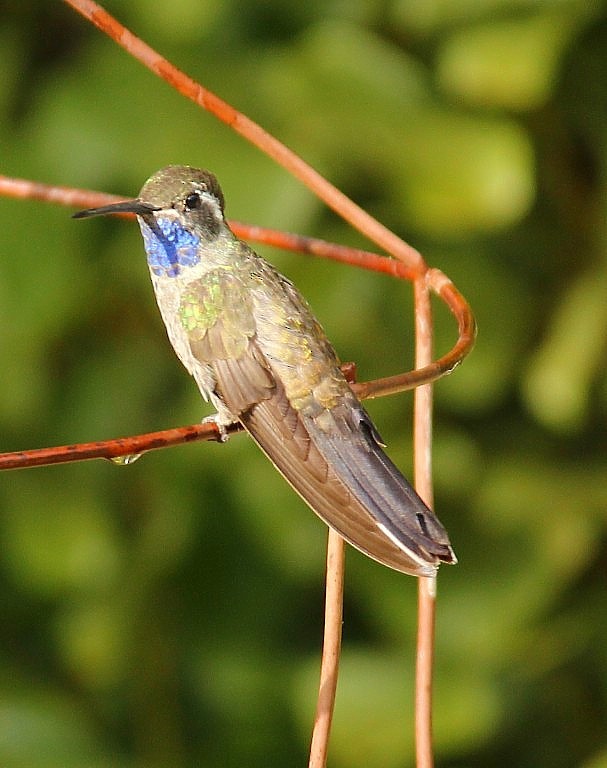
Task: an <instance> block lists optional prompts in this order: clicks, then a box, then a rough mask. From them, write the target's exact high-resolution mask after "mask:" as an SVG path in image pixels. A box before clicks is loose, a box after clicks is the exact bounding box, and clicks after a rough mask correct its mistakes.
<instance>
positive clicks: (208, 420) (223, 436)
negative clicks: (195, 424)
mask: <svg viewBox="0 0 607 768" xmlns="http://www.w3.org/2000/svg"><path fill="white" fill-rule="evenodd" d="M201 423H202V424H214V425H215V426H216V427H217V431H218V432H219V435H218V437H217V440H218V442H220V443H227V442H228V440H229V439H230V433H229V432H228V427H229V426H230V424H234V423H235V422H234V420H233V419H231V420H230V421H226V420H225V419H224V418H222V415H221V414H220V413H212V414H211V415H210V416H205V417H204V419H203V420H202V422H201Z"/></svg>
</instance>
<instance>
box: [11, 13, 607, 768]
mask: <svg viewBox="0 0 607 768" xmlns="http://www.w3.org/2000/svg"><path fill="white" fill-rule="evenodd" d="M109 7H110V9H113V10H114V11H115V12H116V13H117V14H118V15H119V17H120V18H121V20H122V21H124V22H125V23H126V24H128V25H130V26H131V27H132V28H133V30H134V31H135V32H137V33H138V34H140V35H141V36H142V37H144V38H145V39H146V40H147V41H148V42H149V43H150V44H152V45H154V46H155V47H157V48H158V49H159V50H160V51H161V52H162V53H163V54H164V55H166V56H167V57H169V58H171V59H172V60H173V61H174V62H175V63H176V64H177V65H178V66H180V67H181V68H182V69H184V70H185V71H187V72H188V73H190V74H191V75H192V76H193V77H195V78H197V79H199V80H200V81H202V82H203V83H205V84H206V85H207V86H208V87H210V88H212V89H213V90H215V91H216V92H217V93H219V94H220V95H221V96H222V97H223V98H225V99H227V100H228V101H231V102H232V103H233V104H234V105H235V106H236V107H238V108H239V109H241V110H243V111H245V112H247V113H248V114H249V115H250V116H251V117H253V118H254V119H256V120H257V121H259V122H260V123H261V124H262V125H263V126H264V127H266V128H267V129H269V130H271V131H272V132H274V133H275V134H276V135H277V136H278V137H279V138H281V139H282V140H284V141H285V142H286V143H287V144H288V145H290V146H291V147H292V148H293V149H295V150H296V151H297V152H299V153H300V154H301V155H302V156H303V157H305V158H306V159H307V160H308V161H310V162H311V163H312V164H313V165H314V166H315V167H316V168H317V169H319V170H320V171H322V172H323V173H325V174H326V175H327V176H328V177H329V178H330V179H331V181H333V182H335V183H336V184H337V185H338V186H340V187H341V188H342V189H343V190H344V191H345V192H347V193H348V194H350V195H351V196H352V197H354V198H355V199H356V200H357V202H359V203H361V204H362V205H363V206H364V207H366V208H367V209H368V210H369V211H370V212H371V213H373V214H375V215H376V216H377V217H379V219H380V220H381V221H383V222H384V223H386V224H387V225H389V226H390V227H392V228H394V229H395V231H396V232H398V233H399V234H400V235H402V236H403V237H405V238H406V239H407V240H408V241H410V242H411V243H412V244H413V245H415V246H416V247H417V248H419V249H420V250H422V251H423V253H424V254H425V256H426V258H427V260H428V261H429V262H430V263H431V264H432V265H434V266H437V267H439V268H441V269H442V270H443V271H444V272H446V273H447V274H448V275H449V276H450V277H451V278H452V279H453V280H454V281H455V282H456V284H457V285H458V287H459V288H460V289H461V290H462V291H463V293H464V294H465V295H466V297H467V298H468V299H469V300H470V302H471V304H472V306H473V308H474V309H475V311H476V314H477V318H478V323H479V329H480V335H479V339H478V342H477V345H476V348H475V350H474V352H473V354H472V356H471V357H470V358H469V360H467V361H466V362H465V364H464V365H463V366H462V367H461V368H459V369H458V370H457V371H456V372H455V373H454V374H453V375H452V376H451V377H449V378H448V379H447V380H445V381H442V382H440V383H439V384H438V385H437V387H436V415H435V484H436V506H437V510H438V513H439V515H440V517H441V519H442V520H443V522H444V523H445V525H446V526H447V528H448V529H449V531H450V533H451V537H452V541H453V543H454V545H455V548H456V551H457V553H458V555H459V558H460V564H459V565H458V566H457V567H454V568H446V567H445V568H443V569H442V570H441V573H440V578H439V613H438V626H437V673H436V703H435V734H436V751H437V758H438V764H439V765H440V766H444V767H445V768H466V767H470V768H473V767H477V766H478V767H479V768H480V767H481V766H482V767H483V768H487V767H490V766H496V767H497V766H523V767H525V766H529V767H530V768H531V767H532V766H533V767H534V768H535V767H536V766H550V767H551V768H552V767H553V766H554V767H555V768H557V767H559V766H563V768H570V767H571V766H581V767H583V768H604V767H605V766H607V736H606V734H607V642H606V639H605V638H606V635H607V589H606V583H605V582H606V578H605V574H606V572H607V536H606V524H605V522H606V514H605V510H606V507H607V471H606V470H607V467H606V462H605V449H606V447H607V441H606V437H605V416H606V411H607V380H606V376H605V349H606V333H605V328H606V320H607V301H606V299H607V270H606V266H607V264H606V248H605V246H606V242H607V231H606V227H605V212H606V171H607V95H606V90H605V88H606V86H605V83H606V82H607V14H606V13H605V7H604V4H603V3H599V2H588V1H587V0H580V1H579V2H576V1H575V0H560V1H559V0H543V1H542V0H535V1H533V0H400V1H399V0H394V1H393V2H390V1H388V0H385V2H379V1H378V0H374V1H373V0H367V1H366V2H365V0H349V1H346V0H308V2H306V3H300V2H295V1H294V0H293V2H286V1H285V0H282V1H281V0H266V2H243V1H242V0H241V1H240V2H236V0H206V1H205V2H198V1H197V0H171V2H170V3H169V2H161V0H131V1H130V2H129V3H121V2H118V0H114V2H112V3H111V4H110V6H109ZM0 71H1V72H2V77H1V78H0V156H1V168H0V172H2V173H5V174H7V175H14V176H20V177H24V178H30V179H36V180H40V181H44V182H47V183H54V184H62V185H68V186H82V187H88V188H92V189H100V190H103V191H107V192H115V193H118V194H123V195H126V196H130V195H134V194H136V193H137V191H138V190H139V188H140V186H141V184H142V183H143V181H144V180H145V179H146V178H147V177H148V176H149V175H151V173H153V172H154V171H155V170H156V169H158V168H160V167H162V166H163V165H166V164H168V163H189V164H191V165H199V166H203V167H208V168H210V169H212V170H213V171H215V172H216V173H217V175H218V176H219V178H220V180H221V182H222V185H223V187H224V192H225V194H226V198H227V201H228V205H227V207H228V214H229V215H230V216H232V217H234V218H237V219H239V220H242V221H248V222H252V223H256V224H260V225H266V226H274V227H276V228H281V229H286V230H291V231H295V232H301V233H305V234H312V235H318V236H321V237H324V238H326V239H329V240H334V241H337V242H343V243H349V244H354V245H365V242H364V241H363V240H362V239H361V238H360V237H359V236H358V235H357V234H356V233H353V232H352V231H350V230H349V229H348V228H347V227H346V226H345V225H343V224H342V223H341V222H340V221H338V220H337V219H336V217H335V216H334V215H333V214H332V213H330V212H327V210H326V209H325V208H323V206H322V205H320V204H319V203H318V202H317V201H316V200H315V199H314V198H313V197H312V196H311V195H310V194H309V193H308V192H307V191H306V190H305V189H304V188H302V187H301V186H300V185H299V184H298V183H297V182H295V181H293V180H291V179H289V178H288V177H287V175H286V173H285V172H283V171H282V170H280V169H278V168H276V167H275V166H274V165H273V164H272V163H271V162H270V161H269V160H267V159H266V158H264V157H262V156H261V155H260V154H259V153H258V151H257V150H255V149H253V148H251V147H249V146H248V145H246V144H245V143H244V142H243V141H242V140H241V139H240V138H239V137H237V136H235V135H233V134H231V133H230V131H229V130H228V129H227V128H225V127H224V126H222V125H220V124H218V123H216V122H215V121H214V119H213V118H211V117H210V116H208V115H206V114H204V113H202V112H199V111H198V110H197V109H196V108H195V107H194V106H193V105H192V104H190V103H189V102H186V101H184V100H183V99H181V98H180V97H179V96H178V95H176V94H175V93H173V92H171V90H170V89H169V88H168V87H167V86H166V85H165V84H164V83H162V82H160V81H158V80H156V79H155V78H154V77H153V76H152V75H151V74H150V73H149V72H147V70H144V69H142V68H141V67H140V66H139V65H138V64H137V63H135V62H134V61H132V60H130V59H129V57H128V56H127V55H126V54H125V53H123V52H121V51H120V50H119V49H118V48H117V47H116V46H115V45H114V44H113V43H111V42H110V41H108V40H107V39H104V37H103V36H102V35H101V33H99V32H97V31H96V30H94V29H92V28H90V27H89V26H88V25H87V24H86V23H85V22H84V21H83V20H81V19H80V18H79V17H77V16H76V15H75V14H74V13H73V12H72V11H71V10H70V9H69V8H68V7H66V6H64V5H63V4H61V3H59V2H46V1H45V2H41V1H40V0H36V1H34V0H29V1H28V0H19V2H17V0H13V2H11V1H10V0H9V2H8V6H7V5H6V3H4V5H3V10H2V13H1V14H0ZM69 213H70V211H69V210H66V209H64V208H60V207H55V206H51V205H46V204H42V203H36V202H30V201H16V200H9V199H6V198H4V199H1V200H0V232H1V237H0V323H1V333H0V371H1V373H0V449H2V450H16V449H19V448H25V447H38V446H43V445H53V444H63V443H71V442H77V441H83V440H86V441H88V440H95V439H101V438H104V437H113V436H118V435H125V434H129V433H136V432H142V431H146V430H152V429H160V428H163V427H170V426H176V425H180V424H187V423H191V422H193V421H197V420H199V419H200V418H202V416H203V415H205V414H206V413H207V412H208V411H207V410H205V408H204V406H203V404H202V402H201V400H200V397H199V395H198V392H197V390H196V387H195V385H194V383H193V382H192V381H191V380H190V379H189V377H188V376H187V375H186V374H185V372H184V371H183V370H182V368H181V366H180V365H179V363H178V362H177V361H176V359H175V358H174V356H173V354H172V351H171V349H170V346H169V344H168V342H167V340H166V336H165V332H164V329H163V327H162V323H161V320H160V318H159V315H158V313H157V310H156V307H155V304H154V298H153V293H152V289H151V286H150V284H149V279H148V276H147V268H146V264H145V260H144V256H143V249H142V245H141V242H140V237H139V233H138V231H137V228H136V226H135V225H134V224H133V223H128V222H120V221H108V220H103V221H100V220H95V221H90V222H74V221H72V220H70V218H69ZM264 253H269V252H265V251H264ZM270 257H271V259H272V261H273V262H274V263H276V264H277V265H279V267H280V268H281V269H282V270H283V271H285V272H286V273H287V274H288V275H289V277H291V278H292V279H293V280H294V281H295V282H296V284H297V285H298V286H299V287H300V289H301V290H302V291H303V292H304V293H305V294H306V295H307V297H308V298H309V300H310V302H311V303H312V306H313V307H314V309H315V311H316V313H317V315H318V316H319V318H320V319H321V321H322V322H323V324H324V325H325V327H326V330H327V332H328V334H329V336H330V337H331V338H332V340H333V341H334V343H335V345H336V347H337V349H338V351H339V353H340V355H341V357H342V358H343V359H345V360H356V361H357V363H358V367H359V375H360V377H361V378H374V377H377V376H379V375H386V374H389V373H394V372H396V371H398V370H404V369H406V368H408V367H410V365H411V354H412V344H411V335H412V305H411V296H410V293H411V292H410V288H409V286H407V285H403V284H400V283H397V282H396V281H392V280H390V279H389V278H387V277H382V276H377V275H373V274H372V273H366V272H362V271H358V270H355V269H349V268H346V267H343V266H338V265H335V264H331V263H327V262H320V261H316V260H314V259H310V258H308V257H298V256H296V255H286V254H281V253H272V254H270ZM454 338H455V333H454V327H453V323H452V321H451V319H450V318H449V317H448V315H447V313H446V311H444V310H443V309H442V308H440V307H438V306H437V350H438V351H439V352H442V351H445V350H446V349H448V348H449V346H450V345H451V344H452V342H453V340H454ZM369 409H370V411H371V413H372V415H373V417H374V418H375V420H376V422H377V424H378V427H379V429H380V431H381V432H382V434H383V435H384V437H385V439H386V440H387V441H388V443H389V451H390V454H391V456H392V457H393V458H394V459H395V460H396V461H397V462H398V463H399V465H400V466H402V467H403V468H404V469H405V471H407V472H409V469H410V467H411V437H410V434H411V433H410V411H411V396H410V395H400V396H398V397H393V398H389V399H385V400H381V401H376V402H373V403H370V404H369ZM324 542H325V531H324V529H323V526H322V525H321V523H320V522H319V521H318V520H317V519H316V518H315V516H313V515H312V514H311V513H310V512H309V511H308V509H307V508H306V507H305V506H304V505H303V504H302V503H301V502H300V501H299V499H298V498H296V496H295V495H294V494H293V493H292V492H291V491H290V490H289V488H288V487H287V486H286V484H285V483H284V482H283V481H282V480H281V479H280V478H279V477H278V476H277V474H276V473H275V472H274V471H273V469H272V468H271V466H270V465H269V463H268V462H267V461H266V460H265V459H264V458H263V456H262V455H261V454H260V453H259V452H258V451H257V450H256V449H255V447H254V446H253V445H252V444H251V443H250V442H249V441H248V440H247V439H246V438H245V437H242V436H239V437H235V438H234V439H232V440H231V441H230V442H229V443H228V444H227V445H225V446H218V445H215V444H198V445H190V446H184V447H180V448H174V449H172V450H169V451H163V452H158V453H155V454H150V455H148V456H146V457H144V458H143V459H141V460H140V461H139V462H137V463H136V464H134V465H133V466H131V467H128V468H123V469H121V468H117V467H115V466H113V465H112V464H110V463H107V462H102V461H99V462H90V463H86V464H74V465H67V466H62V467H49V468H41V469H29V470H24V471H16V472H11V473H6V474H3V475H2V476H1V477H0V605H1V606H2V609H1V618H0V766H1V767H2V768H22V767H23V768H55V767H56V768H72V767H76V766H87V767H91V768H102V767H103V768H106V767H107V768H109V767H111V768H130V767H131V766H138V767H139V766H142V767H147V766H150V767H151V766H168V767H171V766H176V767H179V766H220V767H223V766H234V767H236V766H239V767H240V766H249V767H254V766H268V765H273V766H301V765H305V764H306V760H307V757H306V756H307V745H308V740H309V733H310V728H311V723H312V719H313V710H314V695H315V692H314V691H315V685H316V680H317V674H318V652H319V647H320V641H321V632H322V627H321V618H322V605H323V569H324ZM415 600H416V585H415V581H414V580H413V579H410V578H406V577H402V576H400V575H399V574H396V573H393V572H390V571H388V570H385V569H382V568H381V567H380V566H378V565H376V564H374V563H372V562H371V561H369V560H367V559H365V558H364V557H362V556H361V555H359V554H358V553H355V552H353V551H352V550H350V551H349V553H348V564H347V593H346V605H345V626H344V657H343V665H342V674H341V679H340V687H339V692H338V700H337V712H336V717H335V731H334V738H333V741H332V744H331V752H330V765H331V766H333V767H334V768H358V767H359V766H360V768H363V767H364V768H396V767H397V766H411V765H413V758H412V731H413V718H412V695H413V690H412V679H413V657H414V635H415Z"/></svg>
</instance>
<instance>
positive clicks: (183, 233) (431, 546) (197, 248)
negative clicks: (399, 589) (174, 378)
mask: <svg viewBox="0 0 607 768" xmlns="http://www.w3.org/2000/svg"><path fill="white" fill-rule="evenodd" d="M224 209H225V203H224V197H223V192H222V190H221V187H220V186H219V183H218V181H217V179H216V178H215V176H214V175H213V174H212V173H210V172H209V171H206V170H199V169H197V168H192V167H190V166H185V165H172V166H168V167H166V168H163V169H162V170H160V171H158V172H157V173H155V174H154V175H153V176H151V178H150V179H148V181H146V183H145V184H144V185H143V187H142V189H141V192H140V193H139V196H138V197H137V198H136V199H134V200H126V201H124V202H119V203H114V204H111V205H106V206H102V207H100V208H91V209H88V210H85V211H80V212H79V213H76V214H74V217H75V218H85V217H88V216H99V215H106V214H117V213H134V214H136V216H137V220H138V223H139V226H140V229H141V233H142V236H143V242H144V247H145V251H146V254H147V262H148V266H149V271H150V276H151V279H152V284H153V287H154V291H155V294H156V300H157V303H158V307H159V309H160V313H161V315H162V319H163V321H164V324H165V326H166V330H167V334H168V337H169V340H170V342H171V344H172V346H173V348H174V350H175V352H176V354H177V357H178V358H179V359H180V360H181V362H182V363H183V365H184V366H185V368H186V370H187V371H188V372H189V373H190V374H191V375H192V376H193V378H194V380H195V381H196V384H197V385H198V388H199V389H200V392H201V394H202V396H203V398H204V399H205V400H207V401H211V403H212V404H213V406H214V407H215V408H216V409H217V413H216V414H214V415H213V416H212V417H211V418H212V419H213V420H214V421H215V422H216V424H217V425H218V427H219V428H220V430H223V433H224V434H225V435H226V437H227V433H226V431H225V428H226V427H227V426H228V425H229V424H233V423H236V422H239V423H240V424H241V425H242V426H243V427H244V429H245V430H246V432H248V434H249V435H250V436H251V437H252V438H253V440H254V441H255V442H256V443H257V445H258V446H259V447H260V448H261V450H262V451H263V452H264V453H265V454H266V456H267V457H268V458H269V459H270V461H271V462H272V463H273V464H274V466H275V467H276V468H277V469H278V470H279V472H280V473H281V474H282V475H283V476H284V477H285V479H286V480H287V481H288V482H289V483H290V484H291V486H292V487H293V488H294V489H295V491H297V492H298V493H299V495H300V496H301V497H302V498H303V500H304V501H305V502H306V503H307V504H308V505H309V506H310V507H311V509H312V510H313V511H314V512H315V513H316V514H317V515H318V516H319V517H320V518H321V519H322V520H323V521H324V522H325V523H326V524H327V525H329V526H330V527H331V528H333V529H334V530H335V531H337V533H339V534H340V535H341V536H342V537H343V538H344V539H345V540H346V541H348V542H349V543H350V544H351V545H353V546H354V547H356V548H357V549H358V550H360V551H361V552H363V553H365V554H366V555H368V556H369V557H371V558H373V559H375V560H377V561H378V562H380V563H382V564H383V565H385V566H388V567H389V568H393V569H395V570H397V571H401V572H403V573H408V574H411V575H414V576H433V575H434V574H435V573H436V571H437V568H438V565H439V564H440V563H441V562H442V563H455V562H457V561H456V557H455V554H454V552H453V550H452V548H451V545H450V543H449V538H448V535H447V533H446V531H445V529H444V528H443V526H442V525H441V523H440V522H439V520H438V519H437V517H436V516H435V515H434V513H433V512H432V511H431V510H430V509H429V508H428V506H427V505H426V504H425V503H424V502H423V501H422V499H421V498H420V497H419V496H418V494H417V493H416V492H415V490H414V489H413V487H412V486H411V485H410V484H409V482H408V481H407V480H406V479H405V477H404V476H403V475H402V474H401V472H400V471H399V470H398V468H397V467H396V466H395V464H394V463H393V462H392V461H391V460H390V458H389V457H388V456H387V454H386V453H385V452H384V450H383V449H384V447H385V445H384V443H383V441H382V439H381V437H380V436H379V433H378V431H377V429H376V428H375V426H374V424H373V423H372V421H371V419H370V417H369V415H368V414H367V412H366V411H365V409H364V408H363V406H362V405H361V403H360V402H359V400H358V399H357V397H356V396H355V394H354V393H353V391H352V389H351V388H350V386H349V384H348V382H347V381H346V379H345V377H344V375H343V373H342V371H341V368H340V362H339V359H338V357H337V354H336V352H335V350H334V348H333V347H332V345H331V343H330V342H329V340H328V339H327V336H326V335H325V332H324V331H323V329H322V327H321V325H320V324H319V322H318V321H317V320H316V318H315V316H314V315H313V313H312V310H311V309H310V306H309V305H308V303H307V301H306V300H305V299H304V297H303V296H302V295H301V294H300V293H299V291H298V290H297V289H296V288H295V286H294V285H293V284H292V283H291V282H290V281H289V280H287V278H285V277H283V275H281V274H280V273H279V272H278V271H277V270H276V269H274V267H272V266H271V264H269V263H268V262H267V261H265V259H263V258H262V257H261V256H259V255H258V254H257V253H255V251H253V250H252V249H251V248H250V247H249V246H248V245H247V244H246V243H244V242H243V241H241V240H239V239H238V238H237V237H236V236H235V235H234V234H233V233H232V231H231V230H230V228H229V226H228V224H227V223H226V220H225V217H224Z"/></svg>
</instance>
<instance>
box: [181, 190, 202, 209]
mask: <svg viewBox="0 0 607 768" xmlns="http://www.w3.org/2000/svg"><path fill="white" fill-rule="evenodd" d="M185 207H186V210H188V211H193V210H194V209H195V208H200V195H199V194H198V192H192V193H191V194H190V195H188V196H187V197H186V199H185Z"/></svg>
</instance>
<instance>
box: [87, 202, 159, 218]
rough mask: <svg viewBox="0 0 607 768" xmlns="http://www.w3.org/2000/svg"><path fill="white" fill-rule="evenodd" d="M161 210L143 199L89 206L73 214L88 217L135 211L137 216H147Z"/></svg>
mask: <svg viewBox="0 0 607 768" xmlns="http://www.w3.org/2000/svg"><path fill="white" fill-rule="evenodd" d="M159 210H160V208H155V207H154V206H153V205H149V204H148V203H142V202H141V200H124V201H123V202H122V203H111V204H110V205H102V206H101V207H100V208H87V209H86V210H85V211H78V213H74V214H73V215H72V218H73V219H87V218H89V217H90V216H107V215H108V214H112V213H135V214H137V216H145V215H146V214H147V215H149V214H150V213H153V212H154V211H159Z"/></svg>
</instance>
